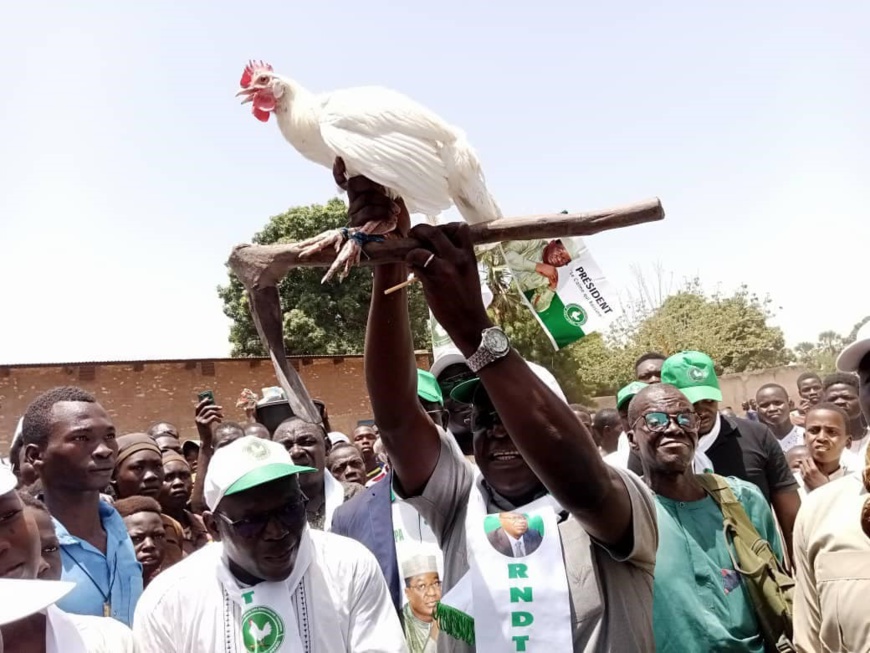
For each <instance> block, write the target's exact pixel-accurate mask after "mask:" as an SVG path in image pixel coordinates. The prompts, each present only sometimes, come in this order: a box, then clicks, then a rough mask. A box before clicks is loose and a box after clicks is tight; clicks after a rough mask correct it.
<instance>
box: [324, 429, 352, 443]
mask: <svg viewBox="0 0 870 653" xmlns="http://www.w3.org/2000/svg"><path fill="white" fill-rule="evenodd" d="M326 437H328V438H329V441H330V442H331V443H332V444H338V443H339V442H348V443H349V442H350V438H349V437H347V436H346V435H345V434H344V433H342V432H341V431H330V432H329V433H327V434H326Z"/></svg>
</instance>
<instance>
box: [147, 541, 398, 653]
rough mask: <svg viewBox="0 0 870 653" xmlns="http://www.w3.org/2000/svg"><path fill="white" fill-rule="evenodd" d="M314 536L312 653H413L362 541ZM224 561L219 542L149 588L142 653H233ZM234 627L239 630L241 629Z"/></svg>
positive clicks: (308, 579) (309, 582) (309, 592)
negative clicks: (220, 575) (227, 631)
mask: <svg viewBox="0 0 870 653" xmlns="http://www.w3.org/2000/svg"><path fill="white" fill-rule="evenodd" d="M307 532H308V533H309V536H310V538H311V543H312V545H313V546H312V548H313V558H312V560H311V565H310V566H309V568H308V570H307V571H306V572H305V575H304V577H303V578H304V583H305V586H306V588H307V589H306V600H307V605H308V607H309V608H310V610H309V612H308V615H307V616H308V619H309V624H310V628H311V633H312V636H311V651H312V653H340V652H341V651H347V652H348V653H351V652H352V653H393V652H396V653H398V652H404V651H406V650H407V649H406V648H405V640H404V637H403V634H402V627H401V625H400V624H399V619H398V616H397V615H396V609H395V607H394V606H393V602H392V600H391V599H390V594H389V591H388V590H387V584H386V582H385V581H384V576H383V574H382V573H381V569H380V567H378V563H377V561H376V560H375V558H374V556H373V555H372V554H371V553H370V552H369V551H368V549H366V548H365V547H364V546H363V545H361V544H359V543H358V542H356V541H354V540H350V539H348V538H345V537H341V536H340V535H334V534H332V533H324V532H321V531H316V530H310V529H309V530H308V531H307ZM222 555H223V547H222V545H221V544H220V543H219V542H215V543H213V544H209V545H208V546H206V547H204V548H202V549H200V550H199V551H197V552H196V553H193V554H192V555H190V556H188V557H187V558H185V559H184V560H182V561H181V562H179V563H177V564H175V565H174V566H172V567H170V568H169V569H167V570H166V571H164V572H163V573H162V574H160V575H159V576H158V577H157V578H155V579H154V580H153V581H152V582H151V584H150V585H149V586H148V587H147V588H146V589H145V592H144V593H143V594H142V598H141V599H139V604H138V605H137V607H136V615H135V617H134V620H133V633H134V635H135V637H136V642H137V644H138V646H139V648H140V651H141V652H142V653H224V652H225V651H226V643H225V640H224V626H225V624H224V613H225V609H224V595H223V591H222V588H221V584H220V582H219V581H218V579H217V578H216V576H215V566H216V565H218V564H221V565H222V564H225V563H223V562H222V560H221V558H222ZM230 612H232V611H230ZM233 614H235V613H233ZM232 627H233V628H235V630H238V629H239V624H234V625H233V626H232ZM239 650H240V651H241V650H242V649H239ZM229 653H237V652H236V651H230V652H229Z"/></svg>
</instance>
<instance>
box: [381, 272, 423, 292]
mask: <svg viewBox="0 0 870 653" xmlns="http://www.w3.org/2000/svg"><path fill="white" fill-rule="evenodd" d="M419 280H420V279H418V278H417V277H416V276H414V275H413V274H411V275H409V276H408V278H407V279H406V280H405V281H403V282H402V283H397V284H396V285H395V286H390V287H389V288H387V289H386V290H385V291H384V294H385V295H392V294H393V293H394V292H396V291H397V290H401V289H402V288H407V287H408V286H410V285H411V284H412V283H414V282H415V281H419Z"/></svg>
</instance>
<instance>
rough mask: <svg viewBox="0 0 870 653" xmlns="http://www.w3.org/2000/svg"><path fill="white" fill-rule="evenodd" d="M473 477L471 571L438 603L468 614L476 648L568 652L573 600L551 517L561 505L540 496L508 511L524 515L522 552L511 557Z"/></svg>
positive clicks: (468, 529)
mask: <svg viewBox="0 0 870 653" xmlns="http://www.w3.org/2000/svg"><path fill="white" fill-rule="evenodd" d="M479 482H480V481H479V479H478V481H477V482H476V483H475V484H474V485H473V486H472V488H471V493H470V495H469V498H468V512H467V515H466V520H465V537H466V546H467V550H468V551H467V552H468V565H469V571H468V573H467V574H466V575H465V576H463V578H462V579H461V580H460V581H459V583H458V584H457V585H456V587H454V588H452V589H451V591H450V592H448V594H447V595H446V596H445V597H444V598H443V599H442V602H443V603H445V604H446V605H448V606H450V607H453V608H456V609H458V610H461V611H463V612H465V613H467V614H469V615H471V616H472V617H474V635H475V636H474V639H475V646H476V648H477V651H478V652H479V653H503V651H517V650H534V651H552V652H556V651H570V650H571V649H572V648H573V639H572V628H571V604H570V598H569V594H568V578H567V575H566V573H565V562H564V559H563V557H562V539H561V537H560V536H559V529H558V523H557V519H556V511H557V510H560V507H559V505H558V504H557V503H556V501H555V500H554V499H553V498H552V497H551V496H550V495H546V496H544V497H542V498H540V499H538V500H536V501H533V502H531V503H529V504H527V505H525V506H522V507H520V508H516V509H515V510H512V511H509V512H512V513H518V514H521V515H525V516H526V517H527V521H528V530H527V532H526V535H524V536H523V537H522V538H521V541H522V542H523V543H522V545H521V546H522V549H525V556H523V557H521V558H517V557H516V556H515V551H516V549H515V548H514V546H513V544H512V542H511V540H510V538H509V537H508V536H507V534H506V533H505V532H504V530H503V529H502V528H501V526H500V523H499V521H498V513H495V514H493V515H489V516H487V508H486V501H485V499H484V495H483V492H482V491H481V489H480V487H479ZM505 512H508V511H505ZM498 531H500V532H498ZM488 532H489V533H492V538H493V540H494V543H491V542H490V535H488ZM502 536H504V537H502ZM505 543H507V544H508V547H505ZM496 546H498V547H499V548H495V547H496ZM532 645H533V648H530V647H532Z"/></svg>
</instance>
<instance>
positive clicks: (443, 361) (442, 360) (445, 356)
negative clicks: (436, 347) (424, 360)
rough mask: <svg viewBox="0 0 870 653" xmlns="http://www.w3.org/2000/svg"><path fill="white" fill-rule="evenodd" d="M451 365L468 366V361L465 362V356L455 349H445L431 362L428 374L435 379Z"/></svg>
mask: <svg viewBox="0 0 870 653" xmlns="http://www.w3.org/2000/svg"><path fill="white" fill-rule="evenodd" d="M451 365H468V361H467V360H465V356H463V355H462V352H461V351H459V349H457V348H456V347H445V348H444V351H443V352H442V353H440V354H438V356H437V358H435V360H434V361H433V362H432V367H430V368H429V373H430V374H431V375H432V376H434V377H435V378H436V379H437V378H438V377H439V376H440V375H441V372H443V371H444V370H446V369H447V368H448V367H450V366H451Z"/></svg>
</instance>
